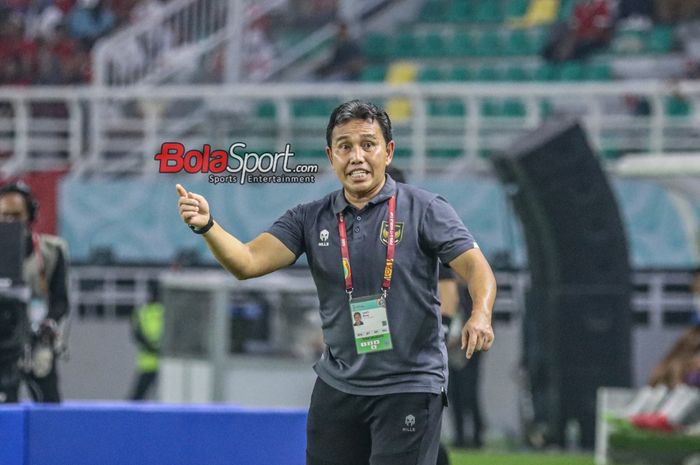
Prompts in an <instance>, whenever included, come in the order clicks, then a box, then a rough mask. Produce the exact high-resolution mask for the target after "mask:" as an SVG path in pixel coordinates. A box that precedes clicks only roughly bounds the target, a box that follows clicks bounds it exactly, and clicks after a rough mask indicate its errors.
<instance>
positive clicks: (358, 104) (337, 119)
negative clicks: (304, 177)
mask: <svg viewBox="0 0 700 465" xmlns="http://www.w3.org/2000/svg"><path fill="white" fill-rule="evenodd" d="M354 119H361V120H372V121H376V122H377V123H378V124H379V127H380V128H381V129H382V135H383V136H384V142H385V143H387V144H388V143H389V142H391V141H392V140H393V139H394V136H393V135H392V133H391V120H390V119H389V115H387V113H386V111H384V109H383V108H381V107H378V106H377V105H375V104H373V103H371V102H362V101H360V100H350V101H349V102H345V103H342V104H340V105H338V106H337V107H336V108H335V110H333V113H331V117H330V118H329V120H328V126H327V127H326V144H328V147H330V146H331V134H332V133H333V128H335V127H336V126H340V125H343V124H345V123H347V122H348V121H351V120H354Z"/></svg>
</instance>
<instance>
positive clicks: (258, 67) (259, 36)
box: [241, 5, 275, 81]
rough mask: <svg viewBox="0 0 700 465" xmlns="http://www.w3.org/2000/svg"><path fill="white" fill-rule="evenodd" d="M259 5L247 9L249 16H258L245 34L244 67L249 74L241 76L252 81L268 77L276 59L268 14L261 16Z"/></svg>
mask: <svg viewBox="0 0 700 465" xmlns="http://www.w3.org/2000/svg"><path fill="white" fill-rule="evenodd" d="M258 9H259V7H258V6H257V5H251V6H250V7H249V8H248V10H247V11H246V16H247V17H248V18H250V17H255V16H257V19H255V20H254V21H253V22H252V23H251V25H250V27H249V28H248V30H247V31H246V32H245V35H244V45H243V49H244V52H243V68H242V69H244V70H245V71H246V73H247V75H246V76H241V77H242V78H247V79H249V80H251V81H260V80H263V79H265V78H267V77H268V76H269V74H270V72H271V71H272V66H273V64H274V60H275V47H274V45H272V42H271V41H270V39H269V36H268V30H269V28H270V24H269V20H268V18H267V17H266V16H259V12H258V11H257V10H258Z"/></svg>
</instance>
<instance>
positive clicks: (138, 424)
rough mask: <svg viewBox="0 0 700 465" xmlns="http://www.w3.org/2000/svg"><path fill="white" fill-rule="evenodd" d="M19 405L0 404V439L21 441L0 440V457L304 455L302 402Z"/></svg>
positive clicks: (236, 460)
mask: <svg viewBox="0 0 700 465" xmlns="http://www.w3.org/2000/svg"><path fill="white" fill-rule="evenodd" d="M20 409H23V411H22V410H20ZM20 409H17V408H15V409H12V410H6V409H0V434H2V435H3V438H2V439H4V436H5V430H7V431H9V435H11V436H12V439H11V441H12V443H13V444H14V443H15V442H16V443H17V444H19V445H21V444H22V442H24V444H25V447H14V446H13V447H11V448H7V451H5V449H4V448H3V445H2V443H4V442H5V441H4V440H2V441H0V463H1V464H3V465H5V464H8V465H54V464H70V465H140V464H144V465H146V464H148V465H161V464H162V465H185V464H187V465H189V464H197V465H199V464H202V465H224V464H225V465H234V464H241V465H303V464H304V463H305V449H306V431H305V425H306V411H305V410H299V409H294V410H291V409H288V410H277V409H275V410H272V409H269V410H261V409H248V408H241V407H231V406H218V405H207V406H192V405H187V406H180V405H161V404H158V405H156V404H126V403H120V404H70V403H69V404H64V405H59V406H50V405H29V404H28V405H25V406H22V407H20ZM22 414H23V416H24V418H21V417H22ZM15 417H18V418H15ZM8 438H9V436H8ZM18 449H23V450H22V451H21V452H20V451H18ZM3 453H7V455H2V454H3ZM18 453H21V454H22V455H23V457H22V456H19V457H18V455H17V454H18ZM6 457H7V458H6ZM22 458H23V460H22Z"/></svg>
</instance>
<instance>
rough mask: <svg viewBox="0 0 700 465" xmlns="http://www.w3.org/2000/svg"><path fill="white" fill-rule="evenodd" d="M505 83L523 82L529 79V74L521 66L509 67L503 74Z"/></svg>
mask: <svg viewBox="0 0 700 465" xmlns="http://www.w3.org/2000/svg"><path fill="white" fill-rule="evenodd" d="M503 79H504V80H505V81H513V82H523V81H528V80H529V79H530V76H529V73H528V72H527V71H526V70H525V68H523V67H521V66H511V67H510V68H508V69H506V71H505V72H504V73H503Z"/></svg>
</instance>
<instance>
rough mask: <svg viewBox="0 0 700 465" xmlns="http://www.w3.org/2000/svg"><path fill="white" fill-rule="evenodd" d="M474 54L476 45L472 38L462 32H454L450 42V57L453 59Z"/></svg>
mask: <svg viewBox="0 0 700 465" xmlns="http://www.w3.org/2000/svg"><path fill="white" fill-rule="evenodd" d="M475 52H476V44H475V40H474V36H473V35H471V34H468V33H466V32H462V31H458V32H455V34H454V35H453V36H452V41H451V42H450V55H452V56H454V57H464V56H469V55H474V54H475Z"/></svg>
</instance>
